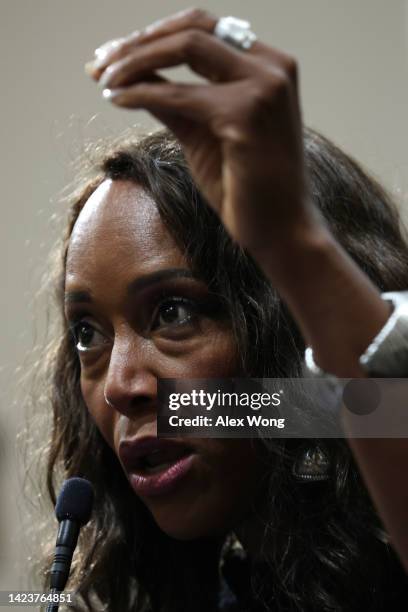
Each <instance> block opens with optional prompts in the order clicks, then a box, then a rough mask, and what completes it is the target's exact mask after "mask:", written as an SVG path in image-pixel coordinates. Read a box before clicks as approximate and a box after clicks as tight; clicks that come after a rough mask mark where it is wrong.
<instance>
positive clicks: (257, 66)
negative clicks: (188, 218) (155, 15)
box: [87, 10, 408, 568]
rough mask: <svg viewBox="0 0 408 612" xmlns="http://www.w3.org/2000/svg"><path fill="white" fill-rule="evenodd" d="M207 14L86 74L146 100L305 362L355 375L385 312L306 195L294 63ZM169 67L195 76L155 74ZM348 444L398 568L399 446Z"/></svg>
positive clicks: (168, 23)
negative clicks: (229, 31)
mask: <svg viewBox="0 0 408 612" xmlns="http://www.w3.org/2000/svg"><path fill="white" fill-rule="evenodd" d="M216 22H217V19H216V18H214V17H213V16H212V15H209V14H208V13H206V12H204V11H200V10H188V11H183V12H182V13H178V14H176V15H174V16H172V17H170V18H167V19H163V20H162V21H160V22H157V23H156V24H153V26H150V27H149V28H147V29H145V30H142V31H141V32H135V33H133V34H131V35H130V36H128V37H125V38H123V39H120V40H118V41H111V42H110V43H108V44H106V45H104V46H103V47H102V48H100V49H98V50H97V51H96V60H95V61H93V62H91V63H89V64H87V71H88V72H89V73H90V74H91V76H92V77H93V78H94V79H95V80H97V81H99V84H100V85H101V87H102V88H103V90H104V97H105V98H107V99H108V100H110V101H111V102H113V103H114V104H116V105H117V106H121V107H125V108H144V109H147V110H148V111H150V113H151V114H153V115H154V116H155V117H156V118H157V119H159V120H160V121H161V122H163V123H164V124H165V125H167V126H168V127H169V128H170V129H171V130H172V131H173V133H174V134H175V136H176V137H177V138H178V139H179V141H180V142H181V144H182V145H183V149H184V151H185V154H186V158H187V161H188V163H189V166H190V169H191V172H192V175H193V177H194V179H195V181H196V183H197V184H198V186H199V188H200V190H201V191H202V193H203V194H204V195H205V196H206V198H207V201H208V203H209V204H210V205H211V206H212V207H213V208H214V210H215V211H216V212H217V214H218V215H219V216H220V218H221V220H222V222H223V223H224V225H225V227H226V228H227V230H228V231H229V233H230V234H231V236H232V237H233V238H234V239H235V240H236V241H237V242H239V243H240V244H241V245H242V246H243V247H245V248H246V249H247V250H248V251H249V252H250V253H251V254H252V255H253V257H254V258H255V259H256V261H257V262H258V264H259V265H260V267H261V268H262V269H263V270H264V272H265V274H266V275H267V276H268V278H269V279H270V280H271V282H272V283H273V285H274V286H275V287H276V289H277V290H278V291H279V293H280V294H281V295H282V298H283V299H284V300H285V301H286V303H287V304H288V307H289V309H290V311H291V313H292V314H293V316H294V318H295V320H296V321H297V323H298V325H299V327H300V329H301V331H302V333H303V336H304V338H305V340H306V342H307V344H309V345H311V346H312V348H313V350H314V354H315V358H316V361H317V363H318V364H319V365H320V366H321V367H322V368H323V369H324V370H327V371H329V372H331V373H333V374H336V375H337V376H340V377H359V376H364V372H363V370H362V368H361V366H360V364H359V357H360V355H361V354H362V353H363V352H364V350H365V348H366V347H367V346H368V345H369V344H370V342H371V340H372V339H373V338H374V337H375V336H376V334H377V333H378V332H379V330H380V329H381V328H382V327H383V325H384V323H385V322H386V320H387V318H388V316H389V313H390V309H389V305H388V304H387V303H386V302H384V301H383V300H382V299H381V296H380V293H379V291H378V290H377V288H376V287H375V286H374V285H373V283H372V282H371V281H370V280H369V279H368V277H367V276H366V275H365V274H364V273H363V272H362V271H361V270H360V269H359V268H358V267H357V266H356V264H355V263H354V262H353V261H352V260H351V259H350V257H349V256H348V255H347V254H346V252H345V251H344V250H343V249H342V247H341V246H340V245H339V244H338V243H337V242H336V240H335V239H334V237H333V236H332V235H331V233H330V231H329V229H328V228H327V226H326V224H325V222H324V220H323V218H322V216H321V215H320V213H319V212H318V211H317V210H316V209H315V208H314V206H313V205H312V203H311V199H310V197H309V193H308V184H307V177H306V172H305V167H304V156H303V140H302V120H301V113H300V106H299V98H298V77H297V67H296V63H295V61H294V60H293V58H291V57H289V56H287V55H286V54H284V53H281V52H280V51H277V50H276V49H273V48H272V47H269V46H267V45H264V44H262V43H261V42H258V41H257V42H255V43H254V44H253V45H252V46H251V48H250V49H249V50H248V51H245V52H244V51H241V50H237V49H234V48H233V47H231V46H230V45H228V44H226V43H225V42H223V41H220V40H219V39H217V38H216V37H215V36H214V35H213V30H214V26H215V24H216ZM180 64H187V65H188V66H189V67H190V68H191V69H192V70H193V71H194V72H195V73H196V74H198V75H199V76H201V77H203V79H204V81H203V82H201V83H188V84H187V83H176V82H172V81H168V80H166V79H165V78H163V77H162V76H160V75H159V74H158V73H157V71H158V70H160V69H163V68H168V67H174V66H178V65H180ZM351 446H352V448H353V450H354V453H355V454H356V457H357V459H358V461H359V463H360V465H361V467H362V470H363V473H364V475H365V477H366V480H367V483H368V486H369V488H370V490H371V492H372V494H373V497H374V499H375V501H376V502H377V505H378V507H379V509H380V511H381V513H382V516H383V518H384V521H385V523H386V525H387V527H388V529H389V531H390V533H391V534H392V536H393V539H394V542H395V546H396V548H397V549H398V550H399V552H400V554H401V556H402V558H403V559H404V560H405V561H406V564H407V565H406V566H407V568H408V535H407V533H408V532H407V533H406V530H405V528H404V524H403V523H404V522H403V520H402V517H403V516H404V514H405V515H406V514H408V496H404V497H401V491H400V488H401V482H403V472H402V470H403V468H402V467H401V466H405V465H408V445H405V441H404V440H399V441H396V440H382V441H379V440H365V441H363V440H352V441H351ZM396 455H397V456H396ZM396 461H398V463H397V464H396V463H395V462H396ZM380 468H381V469H380ZM400 472H401V473H400ZM395 474H398V478H399V477H401V480H399V479H398V478H396V477H394V476H393V475H395Z"/></svg>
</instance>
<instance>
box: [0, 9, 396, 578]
mask: <svg viewBox="0 0 408 612" xmlns="http://www.w3.org/2000/svg"><path fill="white" fill-rule="evenodd" d="M186 6H187V5H186V4H185V3H184V2H176V1H169V2H159V1H158V0H150V1H149V2H137V0H132V1H131V0H115V1H112V0H111V1H110V2H108V0H86V2H84V1H83V0H69V1H66V0H65V1H64V0H32V1H29V0H1V2H0V29H1V32H0V47H1V48H0V58H1V59H0V61H1V66H2V68H1V72H0V74H1V79H2V83H1V105H2V112H1V144H2V162H1V190H2V199H1V212H2V215H1V241H0V249H1V255H0V264H1V303H0V308H1V319H0V320H1V341H0V432H1V434H2V437H3V442H4V444H3V449H5V451H6V453H5V454H4V456H3V457H2V472H1V473H0V477H1V478H2V484H3V488H2V490H1V502H0V503H1V513H2V520H1V521H0V551H1V552H0V555H1V556H0V574H2V578H0V589H11V588H14V589H17V588H19V587H20V588H22V587H24V586H25V583H24V581H23V578H22V570H20V571H18V570H17V569H15V568H13V562H14V560H18V558H19V556H24V554H25V548H24V549H23V550H22V547H24V546H25V538H24V537H23V536H21V534H19V529H20V525H21V521H22V520H23V519H24V517H26V516H27V514H28V509H27V506H26V505H25V502H24V503H23V502H22V501H21V496H20V491H19V484H18V481H17V480H16V473H17V463H18V462H20V460H19V459H18V456H17V454H16V441H15V435H16V432H17V431H18V430H20V428H21V417H22V407H21V401H20V399H19V398H20V396H19V392H20V393H21V390H20V389H21V383H20V379H21V375H22V373H23V372H24V371H25V367H26V366H25V365H24V356H25V354H26V352H27V350H28V349H30V348H31V347H32V346H33V344H34V342H35V340H34V331H33V330H34V324H35V322H37V323H38V324H39V325H40V327H41V312H38V311H37V312H33V309H32V297H33V295H34V293H35V292H36V290H37V289H38V284H39V279H40V276H41V272H42V270H43V268H44V261H45V258H46V255H47V253H48V251H49V249H50V245H51V243H52V240H53V239H54V238H55V233H54V234H53V233H52V231H51V229H50V217H51V216H52V215H53V213H54V212H55V211H56V210H57V209H59V208H60V207H59V206H58V204H57V196H58V193H59V192H60V191H61V189H62V188H63V186H64V185H65V184H66V183H67V181H68V180H69V179H71V178H72V177H71V170H70V162H71V161H72V159H73V158H74V157H75V155H76V153H77V152H78V151H79V150H80V149H81V145H82V143H83V142H84V140H86V139H88V138H93V137H96V136H99V135H105V136H106V135H109V134H112V135H114V134H115V133H117V131H118V130H120V129H122V128H124V127H126V126H128V125H131V124H133V123H135V122H139V123H140V122H142V123H143V122H145V121H146V115H145V114H144V113H142V112H138V113H134V112H133V113H132V112H129V111H119V110H117V109H114V108H113V107H110V106H109V105H108V104H107V103H106V102H104V101H103V100H102V99H101V97H100V93H99V92H98V90H97V88H96V87H95V85H94V84H93V83H92V82H91V81H90V80H89V79H88V78H87V77H86V76H85V74H84V72H83V64H84V62H85V61H86V60H88V59H90V57H91V55H92V53H93V49H94V48H95V46H97V45H98V44H99V43H101V42H103V41H105V40H107V39H109V38H112V37H114V36H118V35H121V34H124V33H126V32H128V31H129V30H130V29H137V28H140V27H142V26H144V25H147V24H148V23H150V22H151V21H153V20H155V19H157V18H159V17H162V16H164V15H166V14H170V13H172V12H173V11H175V10H179V9H182V8H186ZM201 6H202V7H203V8H208V9H209V10H212V11H214V12H216V13H217V14H219V15H222V14H233V15H237V16H242V17H246V18H248V19H249V20H250V21H251V22H252V26H253V29H254V30H255V31H256V32H257V34H258V35H259V37H260V38H262V39H264V40H265V41H267V42H269V43H271V44H273V45H275V46H278V47H281V48H283V49H285V50H287V51H289V52H290V53H292V54H294V55H295V56H296V57H297V58H298V60H299V63H300V68H301V94H302V103H303V109H304V117H305V120H306V122H307V123H308V124H310V125H312V126H313V127H316V128H318V129H320V130H321V131H323V132H324V133H325V134H327V135H328V136H330V137H332V138H333V139H334V140H335V141H336V142H338V143H339V144H340V145H342V146H343V147H344V148H345V149H346V150H347V151H348V152H350V153H352V154H353V155H354V156H355V157H357V158H358V159H359V160H361V161H362V162H363V163H364V164H365V165H366V166H367V167H369V168H370V169H371V170H372V171H373V172H375V173H376V174H377V175H378V177H379V178H380V179H381V180H383V182H384V183H385V184H386V185H387V186H388V187H389V188H391V189H392V190H393V191H394V192H395V193H397V195H399V197H400V198H401V199H402V200H404V201H405V200H406V194H407V192H408V172H407V165H408V147H407V136H408V122H407V120H406V113H407V109H408V87H407V76H408V74H407V36H406V33H407V3H406V2H404V1H403V0H392V1H391V2H386V1H385V0H381V1H379V0H358V1H357V2H356V0H341V1H335V0H307V1H306V0H297V1H294V0H285V1H283V0H282V1H278V0H269V1H261V0H252V1H251V2H241V1H234V2H232V1H227V0H218V1H215V0H211V1H208V0H207V1H204V2H203V3H202V4H201ZM18 368H20V370H19V371H18ZM19 465H21V462H20V463H19ZM13 539H16V542H17V544H16V547H15V551H14V552H12V548H11V542H12V541H13Z"/></svg>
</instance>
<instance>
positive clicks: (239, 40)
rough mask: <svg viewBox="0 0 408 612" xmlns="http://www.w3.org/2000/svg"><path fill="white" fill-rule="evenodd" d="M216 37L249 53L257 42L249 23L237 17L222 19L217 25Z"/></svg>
mask: <svg viewBox="0 0 408 612" xmlns="http://www.w3.org/2000/svg"><path fill="white" fill-rule="evenodd" d="M214 35H215V36H216V37H217V38H219V39H220V40H223V41H224V42H226V43H228V44H230V45H232V46H233V47H235V48H236V49H240V50H241V51H248V49H250V48H251V47H252V45H253V43H254V42H255V41H256V35H255V34H254V33H253V32H252V30H251V24H250V23H249V21H245V20H244V19H237V18H236V17H221V19H219V20H218V21H217V23H216V25H215V28H214Z"/></svg>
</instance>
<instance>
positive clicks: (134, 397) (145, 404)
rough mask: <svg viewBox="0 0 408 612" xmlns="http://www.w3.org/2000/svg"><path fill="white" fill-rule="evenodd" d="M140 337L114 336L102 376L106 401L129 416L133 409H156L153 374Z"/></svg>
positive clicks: (146, 351)
mask: <svg viewBox="0 0 408 612" xmlns="http://www.w3.org/2000/svg"><path fill="white" fill-rule="evenodd" d="M150 354H151V349H150V350H149V347H147V346H146V342H145V341H144V339H143V338H142V339H140V338H139V339H136V338H134V337H131V338H123V339H115V342H114V345H113V348H112V352H111V355H110V361H109V367H108V372H107V375H106V379H105V386H104V396H105V401H106V403H107V404H108V405H109V406H111V407H112V408H115V409H116V410H118V411H119V412H122V413H123V414H126V415H127V416H129V417H131V416H132V415H134V413H135V411H137V410H139V411H140V410H149V411H150V410H156V409H157V406H156V399H157V376H156V375H155V373H154V371H153V369H152V367H151V359H150Z"/></svg>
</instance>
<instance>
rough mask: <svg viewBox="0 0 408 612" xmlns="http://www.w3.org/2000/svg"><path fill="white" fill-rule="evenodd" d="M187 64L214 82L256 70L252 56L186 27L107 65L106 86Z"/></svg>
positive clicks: (131, 81)
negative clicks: (251, 59)
mask: <svg viewBox="0 0 408 612" xmlns="http://www.w3.org/2000/svg"><path fill="white" fill-rule="evenodd" d="M181 64H186V65H188V66H189V67H190V68H191V69H192V70H193V71H194V72H196V73H197V74H199V75H201V76H203V77H205V78H207V79H209V80H211V81H216V82H220V81H224V82H228V81H234V80H239V79H242V78H245V77H247V76H250V75H251V74H253V72H254V66H253V63H252V62H251V61H250V58H249V57H247V56H246V55H245V54H243V53H241V52H240V51H237V50H235V49H234V48H232V47H231V46H229V45H225V44H224V43H223V42H222V41H220V40H218V39H217V38H215V37H214V36H212V35H211V34H207V33H206V32H203V31H202V30H195V29H190V30H183V31H181V32H177V33H176V34H169V35H168V36H165V37H163V38H159V39H157V40H154V41H152V42H149V43H146V44H144V45H140V46H138V47H137V48H135V49H133V51H132V52H131V53H129V55H127V56H126V57H124V58H123V59H121V60H119V61H117V62H115V63H113V64H111V65H110V66H108V68H106V70H105V71H104V73H103V74H102V76H101V78H100V79H99V83H100V85H101V87H103V88H106V87H107V88H116V87H125V86H126V85H130V84H132V83H134V82H135V81H137V80H138V79H142V78H144V77H145V76H146V75H147V74H149V73H151V72H155V71H157V70H160V69H163V68H169V67H173V66H179V65H181Z"/></svg>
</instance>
